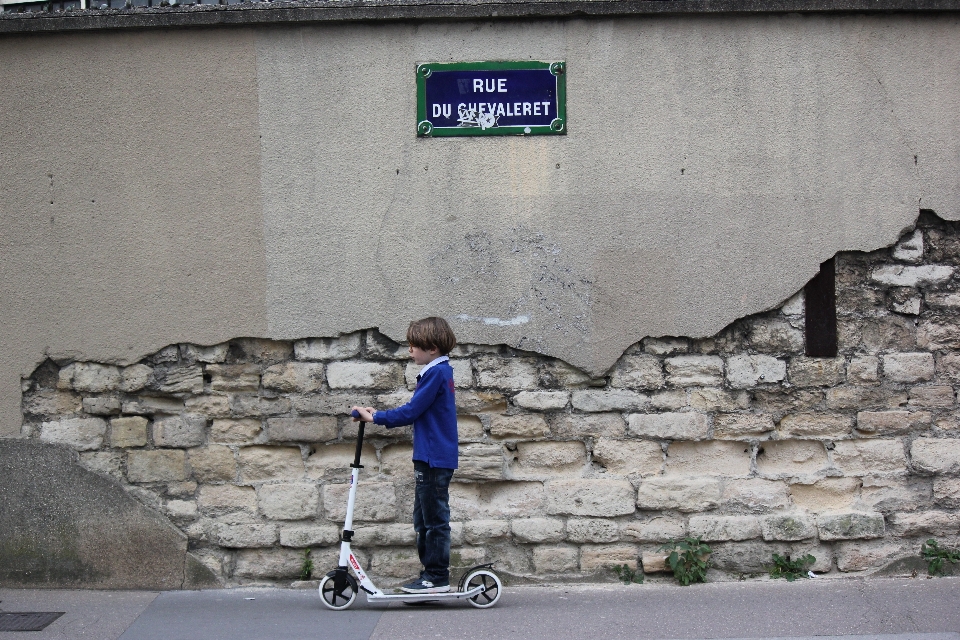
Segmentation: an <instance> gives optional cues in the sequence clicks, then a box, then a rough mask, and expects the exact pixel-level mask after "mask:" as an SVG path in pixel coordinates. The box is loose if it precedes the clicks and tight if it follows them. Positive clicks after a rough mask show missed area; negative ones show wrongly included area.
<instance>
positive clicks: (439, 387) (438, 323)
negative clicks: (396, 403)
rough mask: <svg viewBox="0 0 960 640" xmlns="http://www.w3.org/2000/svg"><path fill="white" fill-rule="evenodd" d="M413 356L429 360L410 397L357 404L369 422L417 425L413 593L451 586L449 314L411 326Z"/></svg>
mask: <svg viewBox="0 0 960 640" xmlns="http://www.w3.org/2000/svg"><path fill="white" fill-rule="evenodd" d="M407 342H409V343H410V357H411V358H413V361H414V362H415V363H416V364H419V365H423V369H422V370H421V371H420V375H418V376H417V389H416V391H414V392H413V397H412V398H411V399H410V402H408V403H407V404H405V405H403V406H402V407H397V408H396V409H390V410H389V411H374V409H373V407H353V409H352V411H356V412H357V413H358V414H359V415H360V417H359V418H354V422H357V421H360V420H362V421H364V422H373V423H375V424H382V425H384V426H386V427H387V428H388V429H392V428H394V427H402V426H405V425H408V424H412V425H413V475H414V478H415V479H416V483H417V486H416V491H415V494H414V500H413V528H414V530H415V531H416V532H417V552H418V553H419V555H420V563H421V564H422V565H423V571H421V572H420V577H419V578H418V579H416V580H414V581H413V582H411V583H409V584H405V585H403V587H401V589H402V590H403V591H405V592H407V593H445V592H447V591H450V494H449V487H450V479H451V478H452V477H453V470H454V469H456V468H457V455H458V449H457V442H458V439H457V407H456V403H455V402H454V386H453V367H451V366H450V362H449V360H450V358H448V357H447V354H449V353H450V352H451V351H452V350H453V348H454V347H455V346H457V338H456V336H454V335H453V330H452V329H451V328H450V325H449V324H447V321H446V320H444V319H443V318H424V319H423V320H417V321H416V322H411V323H410V327H409V328H408V329H407Z"/></svg>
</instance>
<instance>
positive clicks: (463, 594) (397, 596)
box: [367, 585, 487, 602]
mask: <svg viewBox="0 0 960 640" xmlns="http://www.w3.org/2000/svg"><path fill="white" fill-rule="evenodd" d="M486 590H487V589H486V587H484V586H483V585H478V586H476V587H474V588H473V589H470V590H469V591H447V592H446V593H389V594H388V593H368V594H367V600H368V601H370V602H375V601H379V600H411V601H418V600H420V601H423V600H462V599H463V598H472V597H474V596H477V595H480V594H481V593H483V592H484V591H486Z"/></svg>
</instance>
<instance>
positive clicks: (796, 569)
mask: <svg viewBox="0 0 960 640" xmlns="http://www.w3.org/2000/svg"><path fill="white" fill-rule="evenodd" d="M816 561H817V559H816V558H814V557H813V556H812V555H810V554H809V553H808V554H807V555H805V556H801V557H799V558H797V559H796V560H791V559H790V554H789V553H788V554H787V555H785V556H781V555H780V554H778V553H775V554H773V566H772V567H770V577H771V578H786V579H787V582H793V581H794V580H796V579H797V578H807V577H809V575H808V574H807V571H809V570H810V567H812V566H813V563H814V562H816Z"/></svg>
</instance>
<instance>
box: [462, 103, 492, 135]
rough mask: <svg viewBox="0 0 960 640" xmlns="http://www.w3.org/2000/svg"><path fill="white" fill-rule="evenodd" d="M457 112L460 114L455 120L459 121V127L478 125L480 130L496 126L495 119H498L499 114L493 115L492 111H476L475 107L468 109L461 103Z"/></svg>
mask: <svg viewBox="0 0 960 640" xmlns="http://www.w3.org/2000/svg"><path fill="white" fill-rule="evenodd" d="M457 113H458V115H459V116H460V117H459V118H458V119H457V122H459V123H460V126H461V127H480V129H481V130H486V129H490V128H491V127H496V126H497V120H499V119H500V116H495V115H493V114H492V113H478V111H477V110H476V109H469V108H467V107H465V106H463V105H460V108H459V109H457Z"/></svg>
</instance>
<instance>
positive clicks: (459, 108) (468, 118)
mask: <svg viewBox="0 0 960 640" xmlns="http://www.w3.org/2000/svg"><path fill="white" fill-rule="evenodd" d="M566 98H567V84H566V63H564V62H530V61H527V62H454V63H428V64H421V65H418V66H417V136H419V137H440V136H506V135H563V134H566V133H567V104H566V102H567V100H566Z"/></svg>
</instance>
